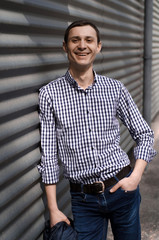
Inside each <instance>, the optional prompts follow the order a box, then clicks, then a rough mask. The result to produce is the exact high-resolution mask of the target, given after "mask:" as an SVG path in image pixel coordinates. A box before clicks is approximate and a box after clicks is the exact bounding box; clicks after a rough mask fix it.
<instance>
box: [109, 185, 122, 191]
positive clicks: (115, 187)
mask: <svg viewBox="0 0 159 240" xmlns="http://www.w3.org/2000/svg"><path fill="white" fill-rule="evenodd" d="M118 188H120V184H119V183H117V184H115V185H114V186H113V187H112V188H111V189H110V193H114V192H116V190H117V189H118Z"/></svg>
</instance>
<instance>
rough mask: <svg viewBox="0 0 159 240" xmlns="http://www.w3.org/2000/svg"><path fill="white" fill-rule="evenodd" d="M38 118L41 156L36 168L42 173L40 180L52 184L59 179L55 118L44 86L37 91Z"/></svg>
mask: <svg viewBox="0 0 159 240" xmlns="http://www.w3.org/2000/svg"><path fill="white" fill-rule="evenodd" d="M39 118H40V124H41V154H42V157H41V162H40V164H39V165H38V170H39V172H40V173H41V175H42V182H44V183H45V184H54V183H57V182H58V181H59V165H58V158H57V142H56V131H55V119H54V112H53V108H52V104H51V99H50V98H49V95H48V93H47V91H46V89H45V87H44V88H42V89H40V93H39Z"/></svg>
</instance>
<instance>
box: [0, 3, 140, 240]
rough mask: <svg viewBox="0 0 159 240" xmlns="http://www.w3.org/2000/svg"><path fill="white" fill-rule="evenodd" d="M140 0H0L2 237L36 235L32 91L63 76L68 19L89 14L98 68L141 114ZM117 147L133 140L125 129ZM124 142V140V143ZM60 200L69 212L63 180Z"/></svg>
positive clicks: (39, 212) (41, 214)
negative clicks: (98, 42)
mask: <svg viewBox="0 0 159 240" xmlns="http://www.w3.org/2000/svg"><path fill="white" fill-rule="evenodd" d="M143 5H144V1H142V0H141V1H139V0H135V1H132V0H130V1H126V0H120V1H117V0H116V1H115V0H111V1H110V0H108V1H93V0H88V1H85V0H77V1H64V0H62V1H53V0H50V1H49V0H45V1H44V0H34V1H32V0H25V1H22V0H14V1H13V0H12V1H7V0H6V1H4V0H1V1H0V22H1V36H0V52H1V55H0V78H1V79H0V97H1V103H0V117H1V118H0V120H1V126H0V127H1V130H0V143H1V148H0V152H1V154H0V176H1V178H0V184H1V192H0V196H1V197H0V211H1V218H0V232H1V234H0V238H1V239H2V240H15V239H16V240H17V239H18V240H19V239H20V240H22V239H23V240H25V239H26V240H28V239H29V240H34V239H42V235H41V232H42V230H43V228H44V221H45V215H47V213H45V205H46V199H45V196H44V194H43V189H42V186H41V184H40V178H39V174H38V171H37V168H36V165H37V163H38V161H39V159H40V149H39V142H40V134H39V119H38V113H37V109H38V89H39V88H40V87H41V86H42V85H44V84H46V83H47V82H50V81H51V80H52V79H54V78H56V77H57V76H59V75H62V74H63V73H64V72H65V71H66V68H67V59H66V56H65V54H64V53H63V51H62V48H61V45H62V39H63V32H64V30H65V28H66V27H67V25H68V23H70V22H72V21H74V20H76V19H79V18H87V19H89V20H92V21H93V22H95V23H96V24H97V26H98V27H99V29H100V31H101V33H102V34H101V35H102V41H103V50H102V53H101V54H100V55H99V56H98V57H97V60H96V63H95V70H96V71H97V72H98V73H101V74H105V75H107V76H110V77H115V78H117V79H119V80H121V81H122V82H123V83H124V84H125V85H126V87H127V88H128V89H129V90H130V92H131V94H132V96H133V98H134V100H135V102H136V103H137V105H138V106H139V108H140V110H141V111H142V78H143V72H142V69H143V66H142V65H143V60H142V56H143V17H144V7H143ZM121 133H122V137H121V140H122V141H121V142H122V143H121V145H122V147H123V148H124V149H125V150H126V151H128V150H129V149H130V148H131V146H132V145H133V142H132V140H131V137H130V136H129V134H128V132H127V131H126V130H125V128H124V127H122V128H121ZM125 139H126V141H125ZM57 195H58V203H59V206H60V208H61V209H62V210H63V211H64V212H65V214H67V215H69V214H70V204H69V193H68V187H67V183H66V181H64V180H61V182H60V183H59V184H58V194H57Z"/></svg>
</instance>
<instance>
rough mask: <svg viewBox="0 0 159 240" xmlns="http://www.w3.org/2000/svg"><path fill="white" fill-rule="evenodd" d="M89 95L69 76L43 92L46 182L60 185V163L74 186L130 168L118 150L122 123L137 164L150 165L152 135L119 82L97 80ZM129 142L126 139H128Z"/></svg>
mask: <svg viewBox="0 0 159 240" xmlns="http://www.w3.org/2000/svg"><path fill="white" fill-rule="evenodd" d="M94 74H95V77H94V83H93V84H92V85H91V86H89V87H88V88H87V89H86V90H83V89H82V88H80V87H79V86H78V84H77V82H76V81H75V80H74V79H73V78H72V76H71V75H70V73H69V71H67V72H66V74H65V75H64V76H63V77H61V78H58V79H56V80H54V81H52V82H50V83H49V84H47V85H46V86H44V87H42V88H41V89H40V94H39V99H40V103H39V106H40V114H39V115H40V122H41V148H42V158H41V162H40V164H39V165H38V169H39V172H40V173H41V174H42V181H43V182H44V183H46V184H53V183H57V182H58V181H59V160H60V161H61V163H62V166H63V171H64V176H65V177H66V178H67V179H69V180H71V181H72V182H80V183H85V184H90V183H93V182H96V181H104V180H106V179H108V178H110V177H112V176H114V175H115V174H117V173H118V172H119V171H120V170H121V169H122V168H123V167H125V166H127V165H129V164H130V160H129V158H128V156H127V154H126V153H125V152H124V151H123V150H122V149H121V147H120V145H119V144H120V124H119V121H118V119H121V121H122V122H123V124H124V125H125V126H126V127H127V128H128V130H129V132H130V134H131V136H132V138H133V139H134V141H135V142H136V147H135V148H134V156H135V159H144V160H145V161H147V162H150V161H151V160H152V158H153V157H154V156H155V154H156V152H155V150H154V149H153V131H152V130H151V129H150V128H149V126H148V124H147V123H146V122H145V120H144V119H143V118H142V116H141V114H140V112H139V110H138V108H137V106H136V105H135V103H134V101H133V99H132V97H131V95H130V93H129V92H128V91H127V89H126V88H125V86H124V85H123V84H122V83H121V82H120V81H117V80H114V79H111V78H108V77H105V76H101V75H97V74H96V73H95V72H94ZM125 141H126V139H125Z"/></svg>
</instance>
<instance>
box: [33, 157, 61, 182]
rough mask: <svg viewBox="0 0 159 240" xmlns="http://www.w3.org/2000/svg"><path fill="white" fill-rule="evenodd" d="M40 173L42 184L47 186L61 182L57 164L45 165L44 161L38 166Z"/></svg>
mask: <svg viewBox="0 0 159 240" xmlns="http://www.w3.org/2000/svg"><path fill="white" fill-rule="evenodd" d="M37 168H38V171H39V173H40V174H41V176H42V182H43V183H45V184H55V183H57V182H59V165H58V164H56V163H52V164H49V165H48V164H47V165H46V164H44V161H43V160H42V161H41V163H40V164H38V165H37Z"/></svg>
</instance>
